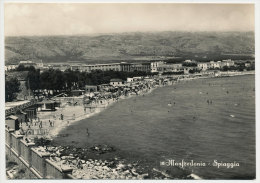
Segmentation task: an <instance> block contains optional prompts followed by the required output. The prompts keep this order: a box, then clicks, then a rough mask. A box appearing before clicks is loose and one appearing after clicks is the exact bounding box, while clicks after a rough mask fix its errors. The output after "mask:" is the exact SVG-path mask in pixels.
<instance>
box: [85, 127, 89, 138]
mask: <svg viewBox="0 0 260 183" xmlns="http://www.w3.org/2000/svg"><path fill="white" fill-rule="evenodd" d="M86 134H87V136H88V137H89V132H88V128H86Z"/></svg>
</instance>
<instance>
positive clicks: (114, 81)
mask: <svg viewBox="0 0 260 183" xmlns="http://www.w3.org/2000/svg"><path fill="white" fill-rule="evenodd" d="M110 85H112V86H121V85H123V80H122V79H111V80H110Z"/></svg>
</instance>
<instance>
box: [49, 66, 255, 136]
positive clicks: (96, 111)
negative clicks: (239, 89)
mask: <svg viewBox="0 0 260 183" xmlns="http://www.w3.org/2000/svg"><path fill="white" fill-rule="evenodd" d="M226 74H228V75H224V76H215V77H207V76H204V77H195V78H183V79H180V80H179V82H182V81H187V80H193V79H210V78H225V77H234V76H244V75H255V72H251V71H245V72H239V73H237V72H227V73H226ZM175 84H178V81H177V82H174V83H173V84H171V85H157V86H156V87H154V88H151V89H150V90H149V91H147V92H145V91H141V94H139V95H130V96H120V97H119V98H118V101H121V100H125V99H130V98H133V97H138V96H140V95H148V94H150V93H152V92H153V91H154V90H156V89H157V88H162V87H165V86H172V85H175ZM118 101H116V100H113V99H109V101H106V104H105V106H104V107H100V106H103V105H102V104H99V105H98V107H97V108H96V109H95V111H94V112H91V113H88V114H83V115H81V116H79V117H77V118H75V119H74V120H72V121H70V123H69V125H66V126H62V128H57V129H56V130H54V131H50V137H51V138H53V137H57V136H58V135H59V133H60V132H61V131H62V130H63V129H65V128H66V127H69V126H71V125H72V124H74V123H76V122H79V121H81V120H84V119H88V118H90V117H92V116H95V115H98V114H99V113H101V112H103V111H104V110H106V109H107V108H109V107H110V106H112V105H114V104H116V103H117V102H118ZM70 109H73V106H71V108H70Z"/></svg>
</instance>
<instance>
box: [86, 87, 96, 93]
mask: <svg viewBox="0 0 260 183" xmlns="http://www.w3.org/2000/svg"><path fill="white" fill-rule="evenodd" d="M85 92H86V93H91V92H97V86H95V85H85Z"/></svg>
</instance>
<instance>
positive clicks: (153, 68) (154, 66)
mask: <svg viewBox="0 0 260 183" xmlns="http://www.w3.org/2000/svg"><path fill="white" fill-rule="evenodd" d="M164 64H165V62H163V61H157V62H151V72H158V67H160V66H162V65H164Z"/></svg>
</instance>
